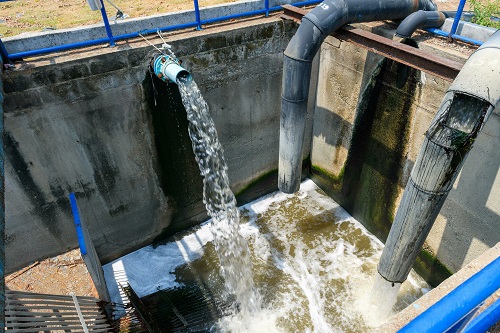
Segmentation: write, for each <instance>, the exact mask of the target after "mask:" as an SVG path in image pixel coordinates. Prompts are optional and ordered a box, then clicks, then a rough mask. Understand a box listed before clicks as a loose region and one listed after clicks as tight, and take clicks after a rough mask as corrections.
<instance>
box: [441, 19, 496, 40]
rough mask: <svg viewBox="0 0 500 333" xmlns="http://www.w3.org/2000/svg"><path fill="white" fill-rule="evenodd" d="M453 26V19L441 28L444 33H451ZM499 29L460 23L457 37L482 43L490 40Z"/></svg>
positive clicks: (448, 20)
mask: <svg viewBox="0 0 500 333" xmlns="http://www.w3.org/2000/svg"><path fill="white" fill-rule="evenodd" d="M452 26H453V19H451V18H448V19H446V20H445V21H444V24H443V26H442V27H441V28H440V29H441V30H443V31H446V32H450V31H451V27H452ZM495 31H497V29H494V28H489V27H483V26H482V25H478V24H474V23H471V22H464V21H460V22H459V23H458V27H457V32H456V34H457V35H460V36H463V37H468V38H472V39H475V40H478V41H481V42H485V41H486V40H487V39H488V38H490V36H491V35H493V33H494V32H495Z"/></svg>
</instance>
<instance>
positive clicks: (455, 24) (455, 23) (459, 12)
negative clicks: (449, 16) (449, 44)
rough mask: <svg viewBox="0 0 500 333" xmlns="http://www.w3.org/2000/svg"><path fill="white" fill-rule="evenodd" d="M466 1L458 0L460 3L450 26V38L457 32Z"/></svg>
mask: <svg viewBox="0 0 500 333" xmlns="http://www.w3.org/2000/svg"><path fill="white" fill-rule="evenodd" d="M466 1H467V0H460V3H459V4H458V8H457V13H456V14H455V18H454V19H453V25H452V26H451V30H450V34H449V35H448V38H450V39H451V38H452V36H453V35H454V34H455V33H456V32H457V28H458V23H459V22H460V19H461V18H462V12H463V11H464V6H465V2H466Z"/></svg>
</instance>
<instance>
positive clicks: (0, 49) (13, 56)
mask: <svg viewBox="0 0 500 333" xmlns="http://www.w3.org/2000/svg"><path fill="white" fill-rule="evenodd" d="M0 1H2V0H0ZM3 1H5V0H3ZM100 2H101V6H102V7H101V15H102V20H103V23H104V28H105V29H106V33H107V37H106V38H99V39H93V40H88V41H83V42H77V43H69V44H64V45H59V46H53V47H47V48H41V49H36V50H30V51H24V52H17V53H8V52H7V50H6V49H5V46H4V45H3V43H2V42H1V40H0V53H1V55H2V57H3V58H4V60H9V61H15V60H19V59H22V58H25V57H31V56H35V55H42V54H47V53H53V52H60V51H66V50H70V49H75V48H80V47H86V46H93V45H99V44H107V43H109V45H110V46H114V45H115V42H116V41H120V40H125V39H130V38H135V37H139V36H140V35H148V34H152V33H156V32H157V31H161V32H167V31H173V30H180V29H186V28H196V29H198V30H201V29H202V26H203V25H206V24H211V23H216V22H222V21H229V20H232V19H238V18H245V17H250V16H257V15H265V16H266V17H267V16H268V15H269V14H270V13H272V12H276V11H279V10H281V6H274V7H269V0H264V8H262V9H259V10H253V11H248V12H242V13H238V14H233V15H226V16H220V17H216V18H211V19H207V20H202V19H201V14H200V7H199V5H198V0H193V4H194V18H195V21H192V22H188V23H182V24H176V25H170V26H165V27H159V28H156V29H147V30H141V31H137V32H133V33H128V34H121V35H116V36H114V35H113V32H112V31H111V25H110V24H109V20H108V17H107V14H106V9H105V6H104V2H103V0H100ZM320 2H321V0H308V1H303V2H296V3H294V4H293V5H294V6H297V7H301V6H308V5H314V4H318V3H320Z"/></svg>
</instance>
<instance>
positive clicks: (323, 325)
mask: <svg viewBox="0 0 500 333" xmlns="http://www.w3.org/2000/svg"><path fill="white" fill-rule="evenodd" d="M177 83H178V86H179V90H180V92H181V96H182V99H183V103H184V106H185V108H186V111H187V115H188V119H189V122H190V125H189V133H190V136H191V139H192V141H193V150H194V152H195V155H196V160H197V161H198V163H199V166H200V171H201V174H202V176H203V179H204V193H203V195H204V202H205V204H206V208H207V211H208V213H209V215H210V216H211V217H212V219H211V220H210V221H208V222H207V223H205V224H203V225H201V226H200V227H198V228H196V229H194V230H190V231H187V232H186V234H184V235H176V236H175V237H174V240H173V241H171V242H168V243H165V244H162V245H159V246H154V247H153V246H148V247H145V248H143V249H140V250H138V251H136V252H133V253H130V254H128V255H127V256H124V257H122V258H120V259H118V260H115V261H114V262H111V263H110V264H107V265H106V266H105V267H104V271H105V276H106V281H107V283H108V286H111V288H110V292H111V294H112V296H111V297H112V299H113V300H114V301H115V302H120V300H121V297H122V295H120V286H126V285H129V286H131V287H133V289H134V290H135V291H136V292H137V294H138V295H139V297H143V299H146V298H148V297H150V298H151V299H154V297H155V295H158V296H160V295H165V293H168V292H169V291H171V292H170V294H171V295H173V294H175V295H188V293H189V292H194V291H200V292H199V294H198V295H199V298H198V299H205V300H210V299H212V300H214V301H213V302H212V304H215V305H217V306H219V305H221V304H222V306H223V307H225V306H226V304H232V305H230V306H229V308H228V309H224V310H223V311H215V310H214V308H213V306H209V305H207V307H206V308H198V313H201V315H200V318H201V317H206V316H204V315H203V314H206V315H208V317H210V318H209V319H208V321H207V323H208V324H209V326H208V327H209V330H210V332H234V333H249V332H259V333H260V332H266V333H279V332H286V333H288V332H305V333H309V332H310V333H312V332H315V333H322V332H325V333H332V332H333V333H335V332H346V333H350V332H361V333H362V332H374V331H375V329H374V326H377V325H378V324H380V323H381V321H382V320H383V319H385V318H382V317H383V316H384V315H382V314H380V313H378V312H377V311H375V310H377V308H378V305H377V304H375V305H374V304H372V303H371V302H370V297H371V296H370V289H371V288H372V286H373V282H374V277H375V276H377V275H378V274H377V272H376V265H377V263H378V260H379V258H380V255H381V253H382V247H383V245H382V243H381V242H380V241H378V239H377V238H376V237H374V236H373V235H371V234H370V233H368V232H367V231H366V230H365V229H364V227H363V226H362V225H361V224H360V223H358V222H357V221H356V220H354V219H353V218H352V217H351V216H349V214H347V213H346V212H345V211H344V210H343V209H342V207H340V206H339V205H338V204H337V203H335V202H334V201H333V200H332V199H331V198H330V197H328V196H327V195H326V194H325V193H323V192H322V191H321V190H320V189H319V188H318V187H317V186H316V185H315V184H314V183H313V182H312V181H310V180H308V181H306V182H304V183H302V184H301V189H300V191H299V192H298V193H296V194H292V195H288V194H284V193H281V192H276V193H274V194H270V195H268V196H266V197H263V198H261V199H259V200H257V201H255V202H252V203H249V204H247V205H245V206H243V207H241V208H239V209H238V208H237V207H236V201H235V198H234V195H233V193H232V192H231V190H230V189H229V180H228V176H227V165H226V163H225V161H224V156H223V151H222V147H221V144H220V142H219V140H218V138H217V133H216V130H215V127H214V124H213V121H212V119H211V118H210V114H209V113H208V107H207V104H206V103H205V101H204V100H203V98H202V96H201V94H200V91H199V89H198V87H197V86H196V84H195V83H194V81H193V80H192V79H191V77H186V78H181V79H179V80H178V82H177ZM209 230H210V231H209ZM398 287H399V286H398ZM426 288H428V286H427V285H426V283H425V282H424V281H423V280H422V279H421V278H419V277H418V276H417V275H416V274H414V273H413V272H412V273H411V274H410V277H409V278H408V280H407V282H405V283H403V285H402V286H401V290H400V292H399V295H398V299H397V302H396V304H395V306H394V310H396V311H397V310H401V309H402V308H404V307H406V306H407V305H408V304H410V303H411V302H412V301H414V300H415V299H417V298H418V297H420V296H421V295H422V294H423V292H425V290H426ZM183 290H185V291H186V293H185V294H182V292H183ZM379 291H380V290H379ZM381 292H382V293H383V294H384V293H385V291H381ZM189 295H191V294H189ZM144 297H145V298H144ZM197 297H198V296H197ZM381 298H383V295H382V297H381ZM177 301H179V302H180V303H177V304H179V306H177V308H176V310H175V311H176V314H175V317H177V313H178V312H179V311H180V310H182V309H181V308H180V305H183V304H185V303H187V302H188V301H187V299H186V297H185V296H181V297H179V298H178V299H177ZM172 302H173V299H172V298H171V299H170V300H169V301H167V302H166V303H167V307H171V306H170V305H168V304H173V303H172ZM209 303H210V302H208V303H207V302H205V303H203V304H209ZM154 304H155V305H153V306H154V307H155V308H156V309H158V308H159V307H161V305H160V304H158V303H154ZM197 304H198V305H199V304H200V303H197ZM193 306H194V305H193ZM388 307H389V308H391V307H392V305H389V306H388ZM160 310H161V309H160ZM226 310H228V311H226ZM367 314H368V315H367ZM370 314H371V316H370ZM188 315H189V313H187V314H186V313H184V315H183V317H179V318H183V320H184V321H186V320H187V319H189V318H188ZM181 326H182V323H181ZM205 327H207V326H205ZM210 327H211V328H210ZM181 331H182V330H181ZM182 332H187V331H182Z"/></svg>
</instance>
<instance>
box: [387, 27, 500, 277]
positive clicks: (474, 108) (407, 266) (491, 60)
mask: <svg viewBox="0 0 500 333" xmlns="http://www.w3.org/2000/svg"><path fill="white" fill-rule="evenodd" d="M498 103H500V30H499V31H497V32H495V33H494V34H493V35H492V36H491V37H490V38H489V39H488V40H487V41H486V42H485V43H484V44H483V45H482V46H481V47H480V48H479V49H478V50H477V51H476V52H475V53H473V54H472V55H471V56H470V58H469V59H468V60H467V62H466V63H465V65H464V67H463V68H462V70H461V71H460V73H459V74H458V76H457V77H456V79H455V81H453V83H452V85H451V86H450V88H449V89H448V92H447V93H446V95H445V97H444V99H443V102H442V104H441V106H440V108H439V111H438V113H437V114H436V116H435V117H434V119H433V120H432V123H431V125H430V127H429V129H428V130H427V132H426V134H425V139H424V143H423V144H422V148H421V150H420V152H419V154H418V157H417V160H416V162H415V165H414V166H413V170H412V171H411V175H410V179H409V180H408V183H407V185H406V188H405V191H404V193H403V198H402V199H401V204H400V205H399V208H398V212H397V213H396V217H395V218H394V223H393V224H392V227H391V231H390V232H389V236H388V237H387V242H386V244H385V247H384V251H383V252H382V256H381V258H380V262H379V265H378V272H379V274H380V275H381V276H382V277H383V278H384V279H385V280H387V281H389V282H392V283H402V282H403V281H405V280H406V278H407V277H408V273H409V272H410V270H411V267H412V266H413V263H414V261H415V259H416V257H417V256H418V254H419V252H420V250H421V248H422V245H423V244H424V241H425V239H426V238H427V235H428V234H429V231H430V230H431V228H432V225H433V224H434V221H435V220H436V217H437V216H438V214H439V211H440V210H441V207H442V206H443V203H444V201H445V199H446V197H447V195H448V193H449V191H450V190H451V188H452V186H453V183H454V181H455V179H456V177H457V176H458V173H459V172H460V169H461V167H462V164H463V162H464V161H465V158H466V157H467V154H468V153H469V151H470V150H471V149H472V145H473V143H474V141H475V139H476V137H477V135H478V134H479V132H480V130H481V129H482V128H483V125H484V123H485V122H486V120H487V119H488V116H489V115H490V113H491V112H492V110H493V109H494V108H495V106H496V105H498Z"/></svg>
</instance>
